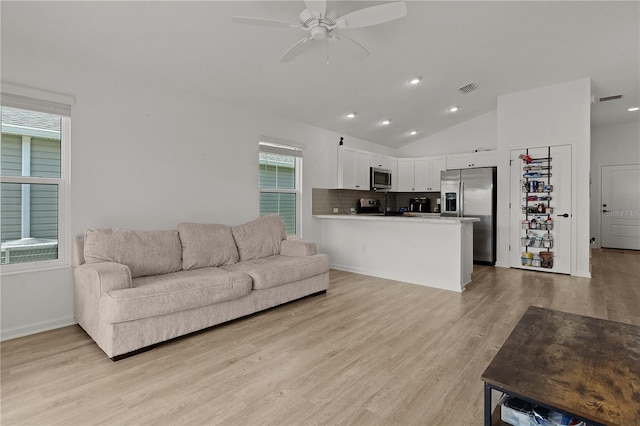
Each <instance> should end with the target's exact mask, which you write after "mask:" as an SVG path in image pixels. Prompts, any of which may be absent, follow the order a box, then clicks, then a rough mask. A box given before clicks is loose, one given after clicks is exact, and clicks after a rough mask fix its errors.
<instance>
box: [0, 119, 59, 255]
mask: <svg viewBox="0 0 640 426" xmlns="http://www.w3.org/2000/svg"><path fill="white" fill-rule="evenodd" d="M60 128H61V117H60V116H55V115H52V114H46V113H41V112H35V111H23V110H19V109H14V108H8V107H4V106H3V107H2V139H1V141H0V167H1V174H2V177H3V178H4V177H7V178H11V177H20V178H25V177H27V178H36V179H40V181H42V180H46V179H52V180H59V179H60V178H61V172H62V167H61V163H62V156H61V140H60ZM0 192H1V203H2V204H1V215H2V224H1V227H0V240H1V241H2V259H1V263H22V262H32V261H39V260H49V259H57V258H58V232H59V229H58V224H59V208H60V205H59V198H60V194H59V183H57V182H56V183H41V182H39V183H27V182H24V183H11V182H3V183H2V184H1V185H0ZM25 197H28V198H27V200H28V202H26V203H25V202H24V200H23V198H25Z"/></svg>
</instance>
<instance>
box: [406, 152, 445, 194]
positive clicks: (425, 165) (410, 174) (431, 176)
mask: <svg viewBox="0 0 640 426" xmlns="http://www.w3.org/2000/svg"><path fill="white" fill-rule="evenodd" d="M445 166H446V157H444V156H442V157H424V158H415V159H414V158H401V159H398V191H399V192H437V191H440V172H441V171H442V170H445Z"/></svg>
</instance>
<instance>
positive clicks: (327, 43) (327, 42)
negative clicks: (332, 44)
mask: <svg viewBox="0 0 640 426" xmlns="http://www.w3.org/2000/svg"><path fill="white" fill-rule="evenodd" d="M326 45H327V65H329V40H328V39H327V41H326Z"/></svg>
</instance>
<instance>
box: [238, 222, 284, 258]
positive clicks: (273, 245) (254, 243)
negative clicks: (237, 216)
mask: <svg viewBox="0 0 640 426" xmlns="http://www.w3.org/2000/svg"><path fill="white" fill-rule="evenodd" d="M231 232H232V233H233V238H234V239H235V241H236V246H238V254H239V255H240V260H241V261H243V260H251V259H260V258H262V257H268V256H274V255H276V254H280V244H281V243H282V240H284V239H286V238H287V233H286V232H285V229H284V222H282V218H281V217H280V216H278V215H276V214H272V215H269V216H263V217H260V218H258V219H256V220H253V221H251V222H249V223H245V224H244V225H239V226H234V227H233V228H231Z"/></svg>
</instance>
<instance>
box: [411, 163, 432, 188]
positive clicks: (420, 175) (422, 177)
mask: <svg viewBox="0 0 640 426" xmlns="http://www.w3.org/2000/svg"><path fill="white" fill-rule="evenodd" d="M430 167H431V160H429V159H428V158H416V160H415V165H414V171H415V175H414V191H420V192H422V191H429V187H430V185H431V170H430Z"/></svg>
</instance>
